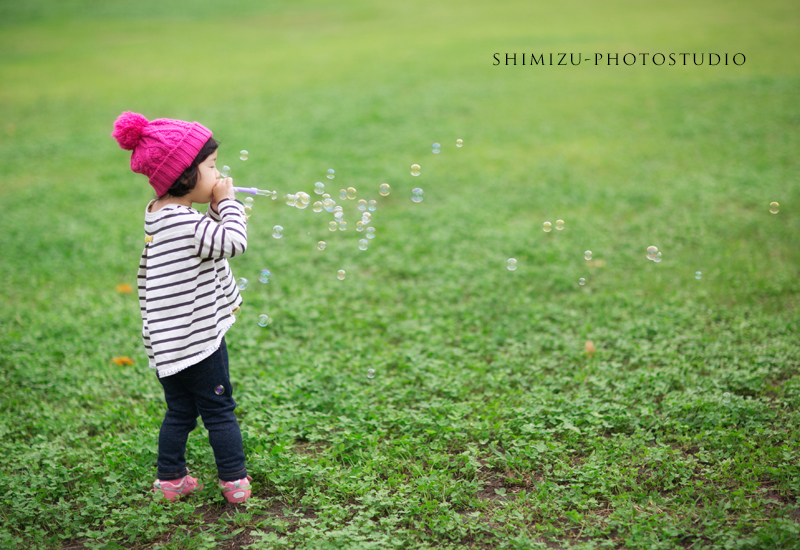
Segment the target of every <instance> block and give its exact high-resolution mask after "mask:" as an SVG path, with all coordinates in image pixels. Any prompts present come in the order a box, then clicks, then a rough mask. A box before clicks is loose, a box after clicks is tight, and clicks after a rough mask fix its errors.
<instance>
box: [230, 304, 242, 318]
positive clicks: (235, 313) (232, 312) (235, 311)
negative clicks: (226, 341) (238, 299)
mask: <svg viewBox="0 0 800 550" xmlns="http://www.w3.org/2000/svg"><path fill="white" fill-rule="evenodd" d="M240 313H242V308H241V306H237V307H236V308H234V310H233V311H231V315H233V316H234V317H238V316H239V314H240Z"/></svg>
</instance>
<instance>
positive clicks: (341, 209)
mask: <svg viewBox="0 0 800 550" xmlns="http://www.w3.org/2000/svg"><path fill="white" fill-rule="evenodd" d="M333 211H334V212H344V208H342V206H341V205H339V204H337V205H336V206H335V207H334V208H333Z"/></svg>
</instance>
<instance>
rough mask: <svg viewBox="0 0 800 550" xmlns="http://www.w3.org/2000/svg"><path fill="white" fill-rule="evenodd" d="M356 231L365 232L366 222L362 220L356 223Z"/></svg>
mask: <svg viewBox="0 0 800 550" xmlns="http://www.w3.org/2000/svg"><path fill="white" fill-rule="evenodd" d="M356 231H358V232H359V233H361V232H362V231H364V222H362V221H361V220H358V221H357V222H356Z"/></svg>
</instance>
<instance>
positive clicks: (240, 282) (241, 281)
mask: <svg viewBox="0 0 800 550" xmlns="http://www.w3.org/2000/svg"><path fill="white" fill-rule="evenodd" d="M236 286H237V287H239V290H244V289H246V288H247V279H245V278H244V277H239V278H238V279H236Z"/></svg>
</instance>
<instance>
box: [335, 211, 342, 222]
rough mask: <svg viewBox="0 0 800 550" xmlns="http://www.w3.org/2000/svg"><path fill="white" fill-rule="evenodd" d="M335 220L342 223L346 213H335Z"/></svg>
mask: <svg viewBox="0 0 800 550" xmlns="http://www.w3.org/2000/svg"><path fill="white" fill-rule="evenodd" d="M333 219H334V220H336V221H337V222H340V221H342V220H343V219H344V212H334V213H333Z"/></svg>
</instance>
